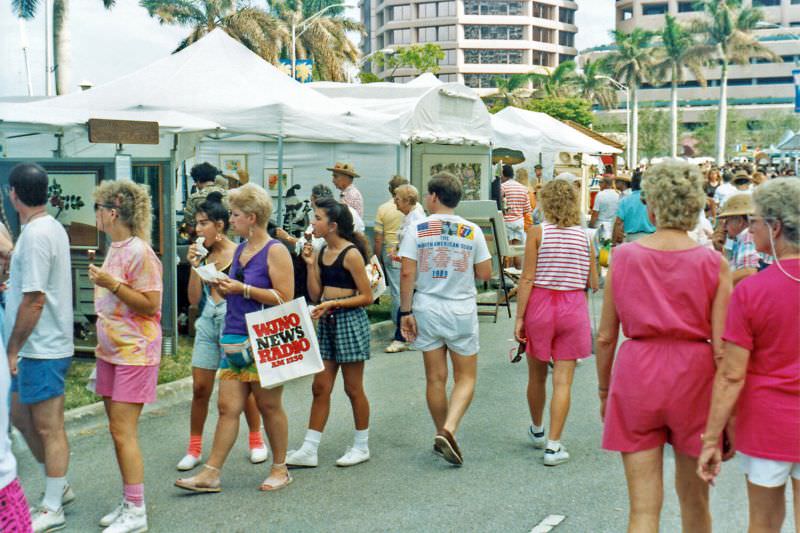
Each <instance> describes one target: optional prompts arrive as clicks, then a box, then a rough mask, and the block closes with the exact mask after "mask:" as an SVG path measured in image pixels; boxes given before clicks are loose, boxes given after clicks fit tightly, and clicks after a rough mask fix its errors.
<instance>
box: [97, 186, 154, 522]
mask: <svg viewBox="0 0 800 533" xmlns="http://www.w3.org/2000/svg"><path fill="white" fill-rule="evenodd" d="M94 197H95V202H97V203H95V204H94V209H95V217H96V220H97V228H98V229H99V230H100V231H102V232H103V233H105V234H106V235H107V236H109V237H110V238H111V244H110V247H109V249H108V252H107V254H106V257H105V261H103V266H102V267H101V268H99V267H97V266H96V265H94V264H90V265H89V278H90V279H91V280H92V282H93V283H94V285H95V293H94V300H95V311H96V313H97V350H96V352H95V355H96V357H97V385H96V390H97V394H99V395H100V396H102V397H103V402H105V406H106V413H107V414H108V419H109V427H110V430H111V436H112V437H113V439H114V448H115V451H116V453H117V462H118V463H119V467H120V472H121V474H122V480H123V501H122V503H121V504H120V505H119V506H117V508H116V509H114V510H113V511H112V512H111V513H109V514H108V515H106V516H104V517H103V518H102V519H101V520H100V525H102V526H111V525H112V524H114V527H115V528H116V529H115V531H144V530H145V529H146V528H147V514H146V512H145V506H144V465H143V463H142V455H141V452H140V450H139V441H138V437H137V425H138V422H139V415H140V414H141V412H142V407H143V406H144V404H145V403H151V402H153V401H155V399H156V384H157V382H158V365H159V362H160V361H161V293H162V284H161V274H162V268H161V262H160V261H159V260H158V257H156V254H155V252H153V249H152V248H151V247H150V224H151V219H150V196H149V194H148V192H147V189H145V188H144V187H143V186H141V185H137V184H135V183H133V182H131V181H106V182H103V183H102V184H101V185H100V186H99V187H98V188H97V190H96V191H95V193H94Z"/></svg>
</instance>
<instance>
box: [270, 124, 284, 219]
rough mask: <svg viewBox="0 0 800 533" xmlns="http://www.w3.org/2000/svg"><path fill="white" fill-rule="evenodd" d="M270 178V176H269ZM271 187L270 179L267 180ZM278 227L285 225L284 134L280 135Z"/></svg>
mask: <svg viewBox="0 0 800 533" xmlns="http://www.w3.org/2000/svg"><path fill="white" fill-rule="evenodd" d="M267 180H269V176H267ZM267 189H269V181H267ZM277 220H278V227H279V228H282V227H283V136H282V135H281V136H280V137H278V216H277Z"/></svg>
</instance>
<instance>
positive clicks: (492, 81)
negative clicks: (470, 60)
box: [464, 74, 509, 89]
mask: <svg viewBox="0 0 800 533" xmlns="http://www.w3.org/2000/svg"><path fill="white" fill-rule="evenodd" d="M508 77H509V75H508V74H464V85H466V86H467V87H472V88H473V89H492V88H495V87H497V79H498V78H501V79H508Z"/></svg>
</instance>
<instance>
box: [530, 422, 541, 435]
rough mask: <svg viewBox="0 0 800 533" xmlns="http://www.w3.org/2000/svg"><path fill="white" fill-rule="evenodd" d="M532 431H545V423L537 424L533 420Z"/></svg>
mask: <svg viewBox="0 0 800 533" xmlns="http://www.w3.org/2000/svg"><path fill="white" fill-rule="evenodd" d="M531 431H532V432H533V433H537V434H538V433H544V424H542V425H541V426H537V425H536V424H534V423H533V422H531Z"/></svg>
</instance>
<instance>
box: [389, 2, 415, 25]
mask: <svg viewBox="0 0 800 533" xmlns="http://www.w3.org/2000/svg"><path fill="white" fill-rule="evenodd" d="M389 20H391V21H395V20H411V6H410V5H408V4H406V5H402V6H393V7H392V11H391V16H390V17H389Z"/></svg>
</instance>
